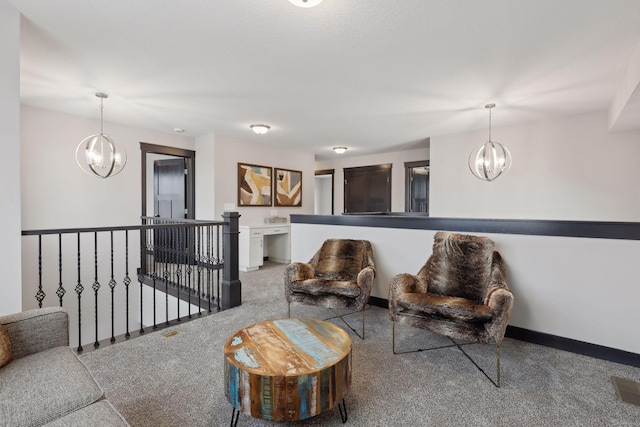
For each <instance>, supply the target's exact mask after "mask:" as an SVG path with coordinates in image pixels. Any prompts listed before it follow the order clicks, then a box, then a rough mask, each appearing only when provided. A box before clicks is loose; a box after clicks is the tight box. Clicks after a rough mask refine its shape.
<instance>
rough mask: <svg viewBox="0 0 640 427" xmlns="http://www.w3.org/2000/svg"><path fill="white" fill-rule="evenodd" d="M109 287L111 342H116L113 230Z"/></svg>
mask: <svg viewBox="0 0 640 427" xmlns="http://www.w3.org/2000/svg"><path fill="white" fill-rule="evenodd" d="M109 287H110V288H111V342H112V343H113V342H116V336H115V325H114V321H113V319H114V304H115V302H114V297H113V292H114V290H115V287H116V281H115V279H114V278H113V230H112V231H111V280H109Z"/></svg>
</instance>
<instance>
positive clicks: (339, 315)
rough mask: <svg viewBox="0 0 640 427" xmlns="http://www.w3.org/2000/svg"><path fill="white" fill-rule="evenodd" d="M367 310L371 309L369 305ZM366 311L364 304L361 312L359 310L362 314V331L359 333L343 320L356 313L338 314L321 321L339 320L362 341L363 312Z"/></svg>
mask: <svg viewBox="0 0 640 427" xmlns="http://www.w3.org/2000/svg"><path fill="white" fill-rule="evenodd" d="M368 305H369V308H371V304H368ZM366 309H367V304H365V306H364V307H362V310H360V311H361V312H362V329H361V332H358V331H356V330H355V329H353V327H352V326H351V325H350V324H348V323H347V321H346V320H344V317H345V316H350V315H352V314H354V313H357V311H352V312H351V313H345V314H338V315H336V316H332V317H327V318H326V319H322V320H332V319H336V318H340V320H342V323H344V324H345V325H346V326H347V327H348V328H349V329H351V330H352V331H353V333H354V334H356V335H357V336H358V338H360V339H362V340H364V331H365V329H364V314H365V313H364V311H365V310H366Z"/></svg>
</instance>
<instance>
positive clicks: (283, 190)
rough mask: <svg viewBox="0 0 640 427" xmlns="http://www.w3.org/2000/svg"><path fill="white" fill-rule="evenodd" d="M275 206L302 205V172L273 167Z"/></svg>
mask: <svg viewBox="0 0 640 427" xmlns="http://www.w3.org/2000/svg"><path fill="white" fill-rule="evenodd" d="M274 174H275V177H276V190H275V195H276V198H275V203H274V205H275V206H302V172H301V171H294V170H288V169H279V168H274Z"/></svg>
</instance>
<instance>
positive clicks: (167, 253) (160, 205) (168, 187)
mask: <svg viewBox="0 0 640 427" xmlns="http://www.w3.org/2000/svg"><path fill="white" fill-rule="evenodd" d="M184 171H185V159H183V158H179V159H167V160H155V161H154V162H153V194H154V197H153V201H154V209H153V213H154V216H156V217H160V218H174V219H184V218H186V203H185V202H186V197H185V195H186V175H185V173H184ZM191 234H192V233H191V232H190V231H189V232H188V231H187V230H186V229H184V228H181V229H177V230H171V229H159V230H155V232H154V242H155V243H154V246H155V257H156V258H155V260H156V261H157V262H173V263H186V262H189V261H188V260H187V257H188V256H189V255H192V254H189V255H187V251H185V249H186V248H187V247H191V246H193V241H192V240H193V239H192V237H193V236H191ZM190 252H192V251H190Z"/></svg>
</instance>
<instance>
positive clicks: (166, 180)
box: [153, 158, 186, 219]
mask: <svg viewBox="0 0 640 427" xmlns="http://www.w3.org/2000/svg"><path fill="white" fill-rule="evenodd" d="M184 171H185V164H184V159H183V158H178V159H166V160H156V161H154V162H153V194H154V197H153V202H154V210H153V214H154V215H155V216H157V217H162V218H181V219H184V218H185V217H186V214H185V212H186V203H185V201H186V197H185V194H186V179H185V177H186V175H185V173H184Z"/></svg>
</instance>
